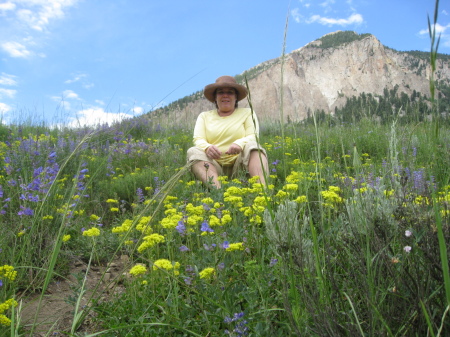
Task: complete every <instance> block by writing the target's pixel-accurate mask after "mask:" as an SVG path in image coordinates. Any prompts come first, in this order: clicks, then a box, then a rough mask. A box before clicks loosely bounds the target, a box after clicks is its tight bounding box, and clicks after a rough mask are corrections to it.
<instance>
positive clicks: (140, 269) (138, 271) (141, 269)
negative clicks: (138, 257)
mask: <svg viewBox="0 0 450 337" xmlns="http://www.w3.org/2000/svg"><path fill="white" fill-rule="evenodd" d="M146 272H147V268H146V267H145V265H143V264H141V263H139V264H136V265H135V266H134V267H133V268H131V269H130V275H132V276H139V275H142V274H145V273H146Z"/></svg>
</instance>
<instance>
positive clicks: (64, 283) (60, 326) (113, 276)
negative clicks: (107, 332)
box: [19, 255, 130, 337]
mask: <svg viewBox="0 0 450 337" xmlns="http://www.w3.org/2000/svg"><path fill="white" fill-rule="evenodd" d="M87 267H88V265H87V264H86V263H84V262H82V261H73V262H72V263H71V265H70V275H69V276H68V277H67V278H66V279H64V280H58V281H54V282H51V284H50V285H49V287H48V289H47V291H46V293H45V294H44V296H42V300H41V294H40V293H39V294H32V295H29V296H26V297H24V298H23V299H22V303H21V308H20V314H19V315H20V325H21V326H23V327H24V328H25V329H26V330H28V331H30V330H31V329H32V326H34V329H33V336H36V337H40V336H49V335H52V336H67V334H66V332H70V330H71V328H72V324H73V322H74V311H75V303H76V301H77V298H78V297H79V294H80V291H81V285H82V283H83V279H84V278H86V280H85V291H84V292H83V294H82V296H81V301H80V305H79V308H80V309H79V310H78V311H80V310H81V309H83V308H86V307H87V306H89V304H90V301H91V300H92V298H96V299H99V300H100V301H106V300H107V299H108V298H110V297H111V296H113V295H115V294H118V293H121V292H123V291H124V286H123V284H122V283H123V280H124V278H125V277H127V271H128V270H129V267H130V266H129V258H128V256H126V255H122V256H121V257H119V258H116V259H114V260H113V261H112V262H110V263H108V265H106V266H91V268H90V270H89V271H88V270H87ZM93 315H94V313H93V312H92V311H90V312H89V313H88V314H87V315H86V316H85V317H84V319H83V321H82V323H81V325H80V326H79V327H78V329H77V331H84V332H87V333H93V332H96V330H97V328H98V327H96V326H95V325H94V324H93V320H92V318H93Z"/></svg>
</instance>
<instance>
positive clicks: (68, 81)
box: [64, 74, 87, 84]
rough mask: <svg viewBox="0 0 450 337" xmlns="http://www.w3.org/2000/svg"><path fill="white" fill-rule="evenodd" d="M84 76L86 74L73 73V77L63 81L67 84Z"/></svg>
mask: <svg viewBox="0 0 450 337" xmlns="http://www.w3.org/2000/svg"><path fill="white" fill-rule="evenodd" d="M85 77H87V74H77V75H74V76H73V78H71V79H70V80H66V81H64V83H67V84H70V83H75V82H78V81H80V80H81V79H83V78H85Z"/></svg>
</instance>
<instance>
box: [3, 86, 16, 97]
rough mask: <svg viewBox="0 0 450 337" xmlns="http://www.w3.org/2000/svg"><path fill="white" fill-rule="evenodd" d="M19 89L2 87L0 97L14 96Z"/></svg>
mask: <svg viewBox="0 0 450 337" xmlns="http://www.w3.org/2000/svg"><path fill="white" fill-rule="evenodd" d="M16 93H17V90H13V89H3V88H0V97H8V98H14V96H15V95H16Z"/></svg>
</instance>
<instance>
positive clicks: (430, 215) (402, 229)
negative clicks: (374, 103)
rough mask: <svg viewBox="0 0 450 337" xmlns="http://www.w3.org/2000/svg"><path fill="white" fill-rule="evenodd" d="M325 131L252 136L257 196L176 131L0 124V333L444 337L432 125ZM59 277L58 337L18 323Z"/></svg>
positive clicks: (449, 293) (442, 207)
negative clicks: (198, 154)
mask: <svg viewBox="0 0 450 337" xmlns="http://www.w3.org/2000/svg"><path fill="white" fill-rule="evenodd" d="M333 124H334V125H333V126H330V123H329V122H327V121H324V122H321V123H316V124H315V125H314V124H311V125H308V124H302V123H291V124H289V125H280V124H279V123H274V122H272V123H267V122H266V123H262V124H261V134H260V143H261V144H262V145H263V146H264V147H265V148H266V150H267V152H268V156H269V163H270V168H269V172H267V174H268V175H269V176H270V178H269V186H267V187H264V186H262V185H261V184H259V183H257V182H256V181H255V180H254V179H250V178H249V177H248V176H247V175H246V172H241V173H240V175H239V176H238V177H235V178H233V179H231V178H228V177H222V184H223V186H222V189H220V190H216V189H214V188H208V186H203V185H202V184H201V183H199V182H198V181H196V180H195V179H194V178H193V176H192V175H191V173H190V171H189V167H188V166H186V165H185V164H186V163H185V160H186V159H185V153H186V150H187V149H188V148H189V147H190V146H191V144H192V140H191V137H192V128H191V126H180V127H175V126H170V127H169V126H166V125H161V124H159V123H157V122H156V121H153V120H152V119H148V118H144V117H142V118H137V119H133V120H128V121H123V122H121V123H118V124H116V125H113V126H99V127H97V128H85V129H78V130H73V129H72V130H65V129H51V128H46V127H43V126H26V125H22V126H9V127H8V128H7V127H5V126H3V127H0V161H1V163H2V165H1V166H0V222H1V226H2V229H3V234H2V235H1V237H0V249H1V250H0V258H1V261H0V280H1V283H0V324H1V325H0V335H1V336H33V335H39V336H100V335H104V336H162V335H166V336H227V335H228V336H444V335H448V334H449V333H450V320H449V318H448V311H449V308H450V307H449V304H450V278H449V264H448V255H449V238H450V228H449V218H450V181H449V178H450V174H449V170H450V156H449V153H450V152H449V149H450V132H449V128H448V123H444V122H441V123H437V122H436V121H435V122H422V123H417V124H407V125H400V124H399V123H396V122H395V120H393V121H391V122H389V123H386V124H379V123H376V122H374V121H372V120H369V119H363V120H362V121H360V122H358V123H356V124H342V123H341V124H340V123H333ZM120 257H126V258H127V259H126V260H125V261H126V262H124V263H123V270H121V272H120V273H118V274H117V275H116V276H115V277H111V278H110V277H106V274H107V269H101V270H102V273H101V275H100V279H99V280H98V283H97V284H93V283H92V282H91V283H88V282H87V278H88V277H89V276H88V275H90V274H89V272H90V271H91V270H92V269H95V268H97V269H95V270H99V269H98V267H99V266H108V265H110V264H111V262H112V261H116V259H117V258H120ZM76 261H81V262H82V263H84V264H85V265H86V268H85V269H83V271H82V272H80V273H78V274H77V275H71V273H72V269H71V266H73V264H74V262H76ZM70 277H72V279H73V278H74V277H75V279H76V280H78V282H75V283H72V284H71V292H70V293H69V294H68V295H67V299H66V302H67V303H68V304H70V305H71V315H72V316H71V320H70V322H69V324H68V325H66V326H65V327H64V329H63V328H62V326H61V325H59V324H58V322H53V323H54V324H50V325H49V324H48V323H47V324H45V325H44V324H41V323H39V321H38V320H37V316H38V312H36V318H35V319H34V321H33V320H31V322H30V321H25V320H24V319H23V316H22V314H23V312H25V311H26V306H27V305H29V304H30V302H29V298H31V297H33V298H34V299H35V300H34V301H35V302H37V303H38V304H39V303H40V302H42V301H44V299H45V297H46V296H47V295H48V289H49V287H50V286H51V285H53V284H56V283H58V282H63V281H67V280H69V278H70ZM89 287H91V289H89ZM105 289H107V290H108V292H106V290H105ZM115 289H117V290H120V291H114V290H115ZM36 308H37V309H36V310H37V311H39V310H44V309H45V308H44V307H43V306H39V305H38V306H37V307H36Z"/></svg>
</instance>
